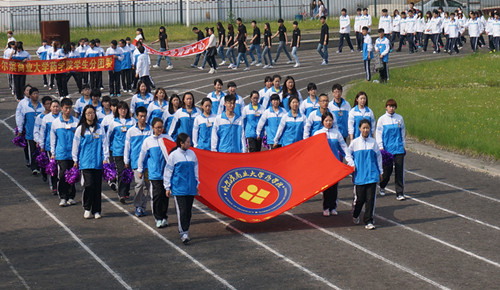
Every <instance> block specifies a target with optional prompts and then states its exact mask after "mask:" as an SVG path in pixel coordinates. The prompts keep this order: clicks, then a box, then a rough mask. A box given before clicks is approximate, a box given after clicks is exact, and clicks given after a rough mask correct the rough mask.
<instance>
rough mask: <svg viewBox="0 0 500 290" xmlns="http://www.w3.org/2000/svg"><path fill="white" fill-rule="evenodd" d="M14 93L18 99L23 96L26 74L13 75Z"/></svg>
mask: <svg viewBox="0 0 500 290" xmlns="http://www.w3.org/2000/svg"><path fill="white" fill-rule="evenodd" d="M13 78H14V93H15V94H16V98H17V99H18V100H22V99H23V98H24V86H25V85H26V75H14V77H13Z"/></svg>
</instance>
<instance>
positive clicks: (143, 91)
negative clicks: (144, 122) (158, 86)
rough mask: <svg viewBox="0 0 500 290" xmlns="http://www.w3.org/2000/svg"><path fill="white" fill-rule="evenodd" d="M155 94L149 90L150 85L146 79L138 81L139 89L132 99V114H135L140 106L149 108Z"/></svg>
mask: <svg viewBox="0 0 500 290" xmlns="http://www.w3.org/2000/svg"><path fill="white" fill-rule="evenodd" d="M153 99H154V96H153V94H152V93H150V92H149V89H148V85H147V84H146V83H145V82H144V81H142V80H141V81H139V83H137V91H136V92H135V95H133V96H132V100H131V101H130V114H132V115H135V110H137V108H139V107H144V108H146V109H147V108H148V106H149V104H150V103H151V102H152V101H153Z"/></svg>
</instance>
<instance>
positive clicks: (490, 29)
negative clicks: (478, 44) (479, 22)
mask: <svg viewBox="0 0 500 290" xmlns="http://www.w3.org/2000/svg"><path fill="white" fill-rule="evenodd" d="M494 21H495V12H494V11H491V12H490V15H489V17H488V21H487V22H486V29H485V31H486V34H487V35H488V45H489V49H490V53H493V52H495V43H494V39H493V25H492V24H493V22H494Z"/></svg>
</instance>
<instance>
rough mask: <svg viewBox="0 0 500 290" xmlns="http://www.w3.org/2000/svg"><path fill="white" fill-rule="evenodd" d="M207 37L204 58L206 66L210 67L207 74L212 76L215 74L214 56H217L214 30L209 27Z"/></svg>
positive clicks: (215, 63)
mask: <svg viewBox="0 0 500 290" xmlns="http://www.w3.org/2000/svg"><path fill="white" fill-rule="evenodd" d="M207 31H208V32H207V35H208V36H209V40H208V45H207V50H206V52H207V53H206V58H207V62H208V65H209V66H210V70H209V71H208V73H209V74H214V73H216V72H217V62H216V61H215V55H216V54H217V39H216V37H215V33H214V28H213V27H210V28H209V29H208V30H207ZM202 67H203V65H202Z"/></svg>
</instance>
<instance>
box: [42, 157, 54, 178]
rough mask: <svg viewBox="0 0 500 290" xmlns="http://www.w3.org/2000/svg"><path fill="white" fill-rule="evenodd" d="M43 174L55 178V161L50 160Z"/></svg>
mask: <svg viewBox="0 0 500 290" xmlns="http://www.w3.org/2000/svg"><path fill="white" fill-rule="evenodd" d="M45 172H46V173H47V174H48V175H50V176H56V175H57V163H56V160H54V159H50V161H49V163H48V164H47V167H45Z"/></svg>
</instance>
